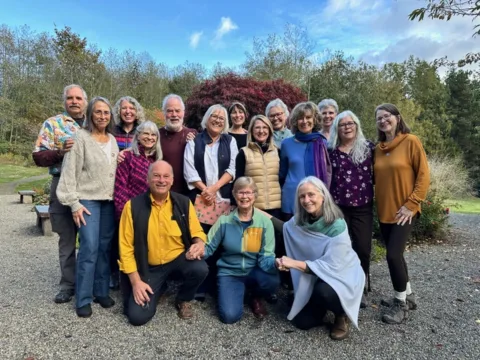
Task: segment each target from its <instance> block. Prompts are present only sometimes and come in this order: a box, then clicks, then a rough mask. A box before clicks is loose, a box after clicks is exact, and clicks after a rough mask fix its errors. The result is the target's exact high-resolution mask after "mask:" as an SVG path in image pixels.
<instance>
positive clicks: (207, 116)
mask: <svg viewBox="0 0 480 360" xmlns="http://www.w3.org/2000/svg"><path fill="white" fill-rule="evenodd" d="M217 110H222V111H223V114H224V117H225V122H224V125H223V130H222V133H223V134H227V133H228V130H229V129H230V127H229V125H228V112H227V109H225V108H224V107H223V106H222V105H220V104H215V105H212V106H210V107H209V108H208V110H207V112H206V113H205V115H203V119H202V122H201V124H200V125H201V127H202V129H204V130H205V128H206V127H207V122H208V119H210V116H212V114H213V113H214V112H215V111H217Z"/></svg>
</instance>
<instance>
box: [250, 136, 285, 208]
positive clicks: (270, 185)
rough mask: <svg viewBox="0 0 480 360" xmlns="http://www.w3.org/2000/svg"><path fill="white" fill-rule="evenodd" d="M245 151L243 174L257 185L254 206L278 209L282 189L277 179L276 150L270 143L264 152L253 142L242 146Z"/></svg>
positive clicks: (280, 202)
mask: <svg viewBox="0 0 480 360" xmlns="http://www.w3.org/2000/svg"><path fill="white" fill-rule="evenodd" d="M243 151H244V153H245V176H250V177H251V178H252V179H253V181H255V184H257V187H258V197H257V200H256V201H255V207H257V208H259V209H261V210H270V209H280V208H281V207H282V191H281V189H280V183H279V181H278V172H279V170H280V158H279V156H278V150H277V148H276V147H275V146H273V145H271V146H270V147H269V148H268V150H267V151H266V152H265V154H263V153H262V150H261V149H260V147H259V146H258V145H257V144H255V143H249V144H248V146H246V147H244V148H243Z"/></svg>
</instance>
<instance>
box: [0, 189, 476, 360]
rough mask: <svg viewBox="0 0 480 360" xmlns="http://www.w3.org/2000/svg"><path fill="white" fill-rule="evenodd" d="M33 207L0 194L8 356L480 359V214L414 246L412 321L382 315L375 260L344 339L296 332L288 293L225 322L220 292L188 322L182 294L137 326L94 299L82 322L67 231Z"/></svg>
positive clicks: (0, 324)
mask: <svg viewBox="0 0 480 360" xmlns="http://www.w3.org/2000/svg"><path fill="white" fill-rule="evenodd" d="M30 210H31V206H29V205H25V204H19V203H18V196H10V195H4V196H0V219H1V224H2V226H1V229H2V231H1V234H0V269H1V274H2V275H1V276H0V359H26V358H31V359H97V358H99V359H100V358H101V359H159V358H166V359H173V358H178V359H183V358H199V359H207V358H208V359H226V358H245V359H263V358H274V359H284V358H285V359H286V358H296V359H313V358H320V357H321V358H324V359H338V358H349V359H433V358H435V359H479V358H480V324H479V323H477V322H476V321H477V320H480V283H478V279H479V278H480V266H479V264H480V221H479V220H480V217H479V216H468V215H452V224H453V226H454V228H455V230H454V233H453V235H452V240H451V241H450V242H449V243H448V244H443V245H435V246H423V247H416V248H414V249H411V250H410V251H409V252H408V253H407V262H408V264H409V267H410V276H411V280H412V286H413V290H414V291H415V292H416V293H417V301H418V303H419V308H418V310H416V311H411V312H410V319H409V320H408V322H407V323H406V324H402V325H396V326H392V325H385V324H383V323H382V322H381V320H380V318H381V311H382V309H381V307H380V306H377V305H378V304H379V303H380V299H381V298H382V297H389V296H391V294H392V290H391V286H390V280H389V276H388V270H387V266H386V263H385V262H384V261H381V262H380V263H376V264H373V266H372V286H373V291H372V293H371V295H370V299H371V301H372V306H371V307H369V308H367V309H365V310H362V311H361V312H360V319H359V325H360V330H356V329H355V330H353V331H352V333H351V336H350V338H349V339H347V340H345V341H341V342H334V341H332V340H330V338H329V337H328V329H327V327H321V328H317V329H312V330H310V331H308V332H304V331H300V330H296V329H295V328H294V327H293V326H292V325H290V323H289V322H288V321H287V320H286V316H285V315H286V312H287V311H288V308H287V306H286V305H285V302H284V297H282V298H281V299H280V301H279V303H278V304H276V305H269V311H270V316H269V317H268V318H267V319H266V320H264V321H263V322H260V321H258V320H256V319H255V318H254V317H253V315H252V314H251V312H250V311H249V310H248V309H247V308H245V312H246V313H245V315H244V318H243V319H242V320H241V321H240V322H239V323H237V324H235V325H224V324H222V323H220V321H219V320H218V319H217V318H216V316H215V311H214V305H213V303H212V301H211V299H209V300H207V302H206V303H203V304H202V303H196V304H195V306H194V307H195V315H196V316H195V318H194V319H193V320H190V321H184V320H180V319H179V318H178V317H177V316H176V311H175V309H174V307H173V296H170V297H169V298H168V299H167V301H166V302H164V303H160V304H159V306H158V309H157V314H156V316H155V317H154V319H153V320H152V321H151V322H150V323H148V324H147V325H146V326H143V327H133V326H130V325H129V324H128V323H127V321H126V319H125V318H124V316H123V315H122V314H121V307H120V306H119V305H118V303H119V302H120V301H119V300H120V297H119V294H118V293H113V297H114V298H115V299H116V300H117V305H115V307H113V308H110V309H103V308H101V307H100V306H99V305H98V304H94V305H93V312H94V313H93V316H92V317H91V318H89V319H80V318H78V317H77V316H76V315H75V311H74V308H73V303H68V304H61V305H57V304H55V303H54V302H53V297H54V295H55V293H56V292H57V281H58V278H59V268H58V258H57V236H56V235H55V236H53V237H43V236H41V234H40V231H39V230H38V229H37V228H36V227H35V213H33V212H31V211H30Z"/></svg>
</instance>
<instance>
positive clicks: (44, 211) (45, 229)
mask: <svg viewBox="0 0 480 360" xmlns="http://www.w3.org/2000/svg"><path fill="white" fill-rule="evenodd" d="M35 212H36V213H37V226H38V227H39V228H40V229H42V233H43V235H44V236H52V235H53V233H52V223H51V222H50V214H49V213H48V205H35Z"/></svg>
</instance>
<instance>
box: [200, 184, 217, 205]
mask: <svg viewBox="0 0 480 360" xmlns="http://www.w3.org/2000/svg"><path fill="white" fill-rule="evenodd" d="M201 195H202V197H203V199H204V201H205V202H206V203H207V205H211V204H213V202H214V201H215V198H216V196H217V188H216V187H215V186H214V185H212V186H207V187H206V188H205V189H203V191H202V193H201Z"/></svg>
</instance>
